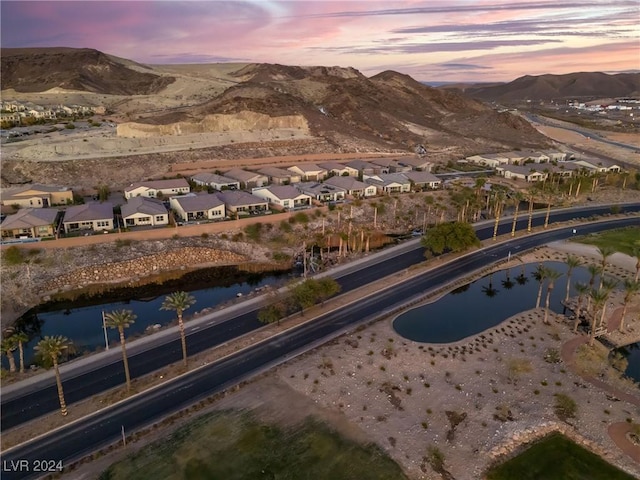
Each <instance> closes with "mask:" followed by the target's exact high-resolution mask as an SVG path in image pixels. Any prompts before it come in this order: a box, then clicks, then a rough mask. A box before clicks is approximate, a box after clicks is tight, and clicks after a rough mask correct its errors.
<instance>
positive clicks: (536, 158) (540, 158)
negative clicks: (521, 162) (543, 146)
mask: <svg viewBox="0 0 640 480" xmlns="http://www.w3.org/2000/svg"><path fill="white" fill-rule="evenodd" d="M527 160H533V162H534V163H548V162H549V161H550V160H551V158H550V157H549V155H547V154H545V153H544V152H528V153H527Z"/></svg>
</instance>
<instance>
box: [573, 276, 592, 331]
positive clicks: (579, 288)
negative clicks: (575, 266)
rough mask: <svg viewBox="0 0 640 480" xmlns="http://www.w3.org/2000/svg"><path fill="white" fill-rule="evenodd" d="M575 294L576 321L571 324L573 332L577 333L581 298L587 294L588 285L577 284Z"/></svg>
mask: <svg viewBox="0 0 640 480" xmlns="http://www.w3.org/2000/svg"><path fill="white" fill-rule="evenodd" d="M575 289H576V292H578V304H577V305H576V311H575V314H576V319H575V322H574V324H573V331H574V332H577V331H578V325H580V313H581V310H582V298H583V297H584V296H585V294H587V293H588V292H589V285H587V284H586V283H580V282H577V283H576V285H575Z"/></svg>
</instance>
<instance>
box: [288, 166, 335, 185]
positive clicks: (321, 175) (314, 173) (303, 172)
mask: <svg viewBox="0 0 640 480" xmlns="http://www.w3.org/2000/svg"><path fill="white" fill-rule="evenodd" d="M287 170H289V171H290V172H294V173H297V174H298V175H300V178H301V179H302V181H304V182H319V181H321V180H324V179H325V178H327V175H328V172H327V170H326V169H324V168H322V167H320V166H319V165H316V164H315V163H301V164H299V165H294V166H292V167H289V168H288V169H287Z"/></svg>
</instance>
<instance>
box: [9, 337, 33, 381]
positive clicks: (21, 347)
mask: <svg viewBox="0 0 640 480" xmlns="http://www.w3.org/2000/svg"><path fill="white" fill-rule="evenodd" d="M11 337H12V338H13V339H14V340H15V342H16V344H17V345H18V354H19V358H20V373H24V344H25V343H27V342H28V341H29V335H27V334H26V333H25V332H20V331H16V332H15V333H14V334H13V335H11Z"/></svg>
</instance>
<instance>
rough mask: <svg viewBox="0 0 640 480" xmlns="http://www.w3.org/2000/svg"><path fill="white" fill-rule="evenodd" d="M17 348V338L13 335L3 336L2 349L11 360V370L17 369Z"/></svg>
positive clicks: (0, 346)
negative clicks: (15, 354)
mask: <svg viewBox="0 0 640 480" xmlns="http://www.w3.org/2000/svg"><path fill="white" fill-rule="evenodd" d="M17 348H18V344H17V342H16V341H15V338H13V337H12V336H8V337H5V338H3V339H2V342H1V343H0V349H1V350H2V353H4V354H5V355H6V356H7V360H9V371H10V372H15V371H16V359H15V357H14V356H13V352H15V351H16V349H17Z"/></svg>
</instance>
